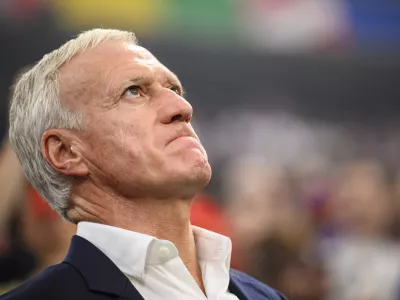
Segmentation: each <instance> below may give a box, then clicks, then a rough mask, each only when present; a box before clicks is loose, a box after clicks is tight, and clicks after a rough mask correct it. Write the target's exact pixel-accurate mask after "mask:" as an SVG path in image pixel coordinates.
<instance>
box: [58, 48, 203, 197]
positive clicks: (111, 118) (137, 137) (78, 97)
mask: <svg viewBox="0 0 400 300" xmlns="http://www.w3.org/2000/svg"><path fill="white" fill-rule="evenodd" d="M182 93H183V92H182V86H181V84H180V82H179V80H178V78H177V77H176V76H175V74H173V73H172V72H171V71H169V70H168V69H167V68H166V67H165V66H164V65H162V64H161V63H160V62H159V61H158V60H157V59H156V58H155V57H154V56H153V55H152V54H151V53H150V52H149V51H147V50H146V49H144V48H142V47H139V46H136V45H132V44H126V43H122V42H115V41H113V42H107V43H104V44H102V45H100V46H98V47H96V48H94V49H92V50H89V51H86V52H83V53H80V54H78V55H77V56H76V57H74V58H73V59H72V60H71V61H70V62H69V63H67V64H66V65H65V66H63V67H62V68H61V71H60V96H61V100H62V101H63V102H64V101H65V103H68V105H69V106H70V107H72V108H73V109H74V110H78V111H82V112H83V115H84V120H85V125H86V126H85V129H84V130H83V131H82V132H80V133H78V138H79V141H80V146H79V147H80V149H79V151H80V153H81V155H82V156H83V159H84V161H85V162H86V164H87V166H88V169H89V177H90V178H91V179H92V180H93V181H94V182H96V183H97V184H100V185H101V187H103V188H106V189H108V190H109V191H111V192H115V193H117V194H119V195H122V196H124V197H130V198H132V197H156V198H164V197H191V196H193V195H194V194H195V193H196V192H198V191H199V190H200V189H201V188H203V187H204V186H205V185H206V184H207V183H208V181H209V179H210V176H211V168H210V165H209V163H208V159H207V154H206V152H205V150H204V148H203V147H202V145H201V144H200V142H199V139H198V137H197V135H196V134H195V132H194V130H193V128H192V126H191V124H190V119H191V116H192V112H193V111H192V107H191V106H190V104H189V103H188V102H187V101H186V100H185V99H184V98H183V95H182Z"/></svg>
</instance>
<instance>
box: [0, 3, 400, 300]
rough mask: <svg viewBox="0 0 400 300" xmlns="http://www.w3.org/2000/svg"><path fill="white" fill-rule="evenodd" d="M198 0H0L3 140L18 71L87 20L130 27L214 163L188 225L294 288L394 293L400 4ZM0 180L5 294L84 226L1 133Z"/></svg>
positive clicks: (290, 293)
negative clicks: (175, 81)
mask: <svg viewBox="0 0 400 300" xmlns="http://www.w3.org/2000/svg"><path fill="white" fill-rule="evenodd" d="M200 2H201V4H200ZM200 2H199V1H195V0H185V1H180V0H165V1H156V0H120V1H119V2H118V3H119V5H115V1H109V0H96V1H94V0H87V1H80V0H70V1H65V0H0V43H1V45H2V47H1V49H0V54H1V55H0V65H1V66H2V68H0V98H2V100H3V101H0V121H1V122H0V137H3V136H6V127H7V101H6V100H7V99H8V97H9V93H10V86H11V85H12V81H13V80H14V78H15V75H16V74H17V73H18V71H19V70H20V69H21V68H23V67H25V66H26V65H27V64H32V63H33V62H34V61H35V60H37V59H39V58H40V57H41V56H42V55H43V54H45V53H46V52H48V51H50V50H51V49H54V48H55V47H57V46H58V45H60V44H61V43H63V42H64V41H65V40H66V39H67V38H69V37H70V36H71V35H72V34H71V33H76V32H79V31H80V30H81V29H83V28H90V27H96V26H101V27H118V28H128V29H132V30H134V31H135V32H136V33H137V34H138V36H139V39H140V40H141V41H142V40H144V44H145V47H148V48H149V49H150V50H151V51H154V53H155V55H156V56H157V57H160V59H161V61H163V62H165V63H166V65H167V66H168V67H170V68H171V69H172V70H173V71H175V72H176V73H177V74H178V76H180V77H181V78H182V81H183V83H184V85H185V88H187V90H188V95H189V99H188V100H189V101H190V102H191V103H192V104H193V106H194V108H195V111H196V114H195V119H194V126H195V127H196V130H197V131H198V133H199V135H200V138H201V139H202V142H203V143H204V145H205V148H206V150H207V151H208V154H209V158H210V161H211V164H212V166H213V178H212V181H211V183H210V185H209V187H208V188H207V189H206V190H205V192H204V193H203V194H200V195H198V196H197V197H196V199H195V201H194V202H193V206H192V216H191V218H192V223H193V224H194V225H197V226H201V227H204V228H207V229H210V230H213V231H216V232H219V233H222V234H225V235H227V236H229V237H230V238H231V239H232V241H233V253H232V267H233V268H236V269H239V270H242V271H245V272H247V273H249V274H250V275H253V276H255V277H256V278H258V279H259V280H261V281H263V282H266V283H268V284H269V285H271V286H272V287H274V288H276V289H278V290H280V291H282V292H283V293H284V294H285V295H286V296H287V297H288V299H291V300H392V299H393V300H395V299H400V249H399V248H400V221H399V220H400V163H399V162H400V159H399V153H400V123H399V122H398V118H399V113H398V111H399V110H398V108H399V105H398V99H399V96H400V90H399V84H398V83H397V81H398V78H399V76H400V65H399V61H400V60H399V55H398V53H399V46H400V4H399V2H398V1H390V0H246V1H241V0H219V1H213V0H204V1H200ZM322 53H324V54H325V55H321V54H322ZM366 53H369V54H368V55H367V54H366ZM326 54H328V55H326ZM329 54H334V55H329ZM0 191H1V193H0V294H1V293H3V292H5V291H7V290H8V289H10V288H12V287H14V286H15V285H16V284H18V283H19V282H21V281H23V280H25V279H27V278H29V277H30V276H32V275H34V274H36V273H37V272H39V271H40V270H42V269H44V268H46V267H47V266H49V265H51V264H54V263H57V262H59V261H61V260H62V259H63V257H64V256H65V254H66V251H67V250H68V246H69V242H70V238H71V236H72V235H73V234H74V233H75V230H76V228H75V225H73V224H69V223H66V222H64V221H63V220H61V219H60V218H59V217H58V215H57V214H56V213H55V212H53V211H52V210H51V209H50V208H49V206H48V205H47V204H46V203H45V202H44V201H43V200H42V198H41V196H40V195H39V194H38V193H37V192H36V191H35V190H34V189H33V188H32V187H31V186H30V185H29V183H28V182H27V181H26V179H25V177H24V175H23V172H22V170H21V168H20V166H19V162H18V160H17V158H16V157H15V155H14V153H13V151H12V150H11V148H10V146H9V144H8V141H7V138H6V137H4V138H3V140H2V146H1V149H0Z"/></svg>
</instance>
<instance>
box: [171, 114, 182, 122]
mask: <svg viewBox="0 0 400 300" xmlns="http://www.w3.org/2000/svg"><path fill="white" fill-rule="evenodd" d="M183 119H184V118H183V116H182V115H180V114H179V115H175V116H173V117H172V119H171V122H175V121H183Z"/></svg>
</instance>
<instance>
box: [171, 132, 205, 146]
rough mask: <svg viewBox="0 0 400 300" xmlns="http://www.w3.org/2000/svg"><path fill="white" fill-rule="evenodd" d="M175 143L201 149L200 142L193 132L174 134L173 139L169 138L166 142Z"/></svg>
mask: <svg viewBox="0 0 400 300" xmlns="http://www.w3.org/2000/svg"><path fill="white" fill-rule="evenodd" d="M175 143H177V144H178V143H179V144H182V146H186V147H190V148H198V149H200V150H201V149H202V145H201V143H200V140H199V139H198V138H197V137H196V136H195V135H193V134H190V133H186V132H185V133H183V134H180V135H179V136H175V137H174V138H173V139H171V140H170V141H169V142H168V145H169V144H175Z"/></svg>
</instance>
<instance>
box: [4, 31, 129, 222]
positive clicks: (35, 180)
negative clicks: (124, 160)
mask: <svg viewBox="0 0 400 300" xmlns="http://www.w3.org/2000/svg"><path fill="white" fill-rule="evenodd" d="M111 40H113V41H122V42H127V43H133V44H137V40H136V37H135V34H134V33H132V32H128V31H120V30H115V29H92V30H89V31H85V32H83V33H81V34H79V35H78V36H77V37H76V38H75V39H72V40H70V41H68V42H67V43H65V44H64V45H62V46H61V47H60V48H58V49H56V50H54V51H53V52H51V53H49V54H47V55H45V56H44V57H43V58H42V59H41V60H40V61H39V62H38V63H37V64H36V65H35V66H33V67H32V68H31V69H30V70H28V71H27V72H25V73H24V74H22V76H21V77H20V79H19V80H18V81H17V83H16V85H15V86H14V93H13V97H12V99H11V104H10V128H9V139H10V143H11V146H12V148H13V149H14V151H15V152H16V154H17V156H18V158H19V160H20V163H21V165H22V168H23V170H24V173H25V176H26V177H27V179H28V180H29V181H30V183H31V184H32V185H33V186H34V188H35V189H36V190H37V191H38V192H39V193H40V194H41V195H42V196H43V198H44V199H45V200H46V201H47V202H48V203H49V204H50V206H51V207H52V208H53V209H54V210H56V211H57V212H58V213H59V214H60V215H61V216H62V217H63V218H64V219H66V220H68V218H67V210H68V206H69V197H70V194H71V190H72V181H71V179H70V178H69V177H68V176H66V175H64V174H61V173H60V172H58V171H56V170H55V169H54V168H52V167H51V166H50V165H49V164H48V163H47V162H46V160H45V158H44V157H43V154H42V151H41V139H42V136H43V134H44V132H45V131H47V130H49V129H52V128H65V129H72V130H82V129H83V128H84V120H83V116H82V114H81V113H79V112H75V111H72V110H71V109H69V108H68V107H66V106H65V105H64V104H63V103H62V102H61V100H60V97H59V80H58V78H59V70H60V68H61V66H62V65H63V64H65V63H67V62H68V61H69V60H71V59H72V58H73V57H74V56H75V55H76V54H78V53H80V52H83V51H86V50H89V49H92V48H94V47H96V46H98V45H100V44H102V43H104V42H107V41H111Z"/></svg>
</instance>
